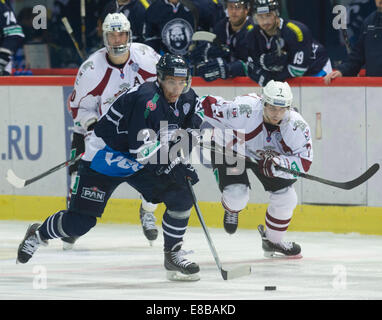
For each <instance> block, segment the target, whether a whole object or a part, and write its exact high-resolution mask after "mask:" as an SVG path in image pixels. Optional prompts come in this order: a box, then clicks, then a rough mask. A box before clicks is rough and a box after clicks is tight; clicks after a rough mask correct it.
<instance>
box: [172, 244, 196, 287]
mask: <svg viewBox="0 0 382 320" xmlns="http://www.w3.org/2000/svg"><path fill="white" fill-rule="evenodd" d="M181 247H182V242H180V243H177V244H176V245H175V246H174V247H173V248H172V249H171V250H170V251H165V252H164V267H165V269H166V270H167V279H168V280H172V281H197V280H199V279H200V276H199V270H200V269H199V266H198V265H197V264H196V263H195V262H191V261H189V260H187V259H186V258H184V256H183V255H184V254H182V253H183V251H182V250H180V248H181Z"/></svg>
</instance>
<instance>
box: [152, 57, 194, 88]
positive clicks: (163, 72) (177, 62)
mask: <svg viewBox="0 0 382 320" xmlns="http://www.w3.org/2000/svg"><path fill="white" fill-rule="evenodd" d="M156 69H157V77H158V80H159V82H160V81H164V80H165V79H166V76H173V77H186V81H187V85H186V87H185V88H184V90H183V93H186V92H187V91H188V90H189V89H190V87H191V68H190V66H189V65H188V63H187V62H186V60H185V59H184V58H183V57H182V56H180V55H177V54H172V53H166V54H164V55H163V56H162V57H161V58H160V59H159V61H158V63H157V65H156Z"/></svg>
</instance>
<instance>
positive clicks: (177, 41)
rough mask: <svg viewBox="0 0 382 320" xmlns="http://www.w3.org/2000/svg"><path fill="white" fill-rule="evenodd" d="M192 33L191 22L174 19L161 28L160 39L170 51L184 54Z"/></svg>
mask: <svg viewBox="0 0 382 320" xmlns="http://www.w3.org/2000/svg"><path fill="white" fill-rule="evenodd" d="M193 33H194V31H193V29H192V26H191V24H190V23H189V22H188V21H186V20H184V19H180V18H177V19H174V20H171V21H169V22H167V23H166V24H165V26H164V27H163V29H162V40H163V42H164V44H165V45H166V46H167V48H168V49H169V50H170V52H171V53H174V54H180V55H184V54H186V53H187V48H188V45H189V44H190V43H191V38H192V34H193Z"/></svg>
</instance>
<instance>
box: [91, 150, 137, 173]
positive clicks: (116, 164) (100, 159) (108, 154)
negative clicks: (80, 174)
mask: <svg viewBox="0 0 382 320" xmlns="http://www.w3.org/2000/svg"><path fill="white" fill-rule="evenodd" d="M90 168H92V169H93V170H95V171H97V172H99V173H102V174H105V175H108V176H113V177H128V176H131V175H132V174H134V173H136V172H137V171H139V170H141V169H142V168H143V165H142V164H140V163H139V162H137V161H136V160H135V159H134V158H133V157H132V156H131V155H129V154H128V153H127V152H119V151H115V150H113V149H112V148H110V147H108V146H106V147H105V148H103V149H102V150H99V151H98V152H97V153H96V155H95V156H94V158H93V160H92V162H91V165H90Z"/></svg>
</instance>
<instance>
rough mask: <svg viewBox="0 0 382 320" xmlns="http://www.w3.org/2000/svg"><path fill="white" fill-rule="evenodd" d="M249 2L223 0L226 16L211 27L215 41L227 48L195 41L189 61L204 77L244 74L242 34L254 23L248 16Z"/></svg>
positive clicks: (244, 34)
mask: <svg viewBox="0 0 382 320" xmlns="http://www.w3.org/2000/svg"><path fill="white" fill-rule="evenodd" d="M250 3H251V1H250V0H225V6H226V8H227V17H225V18H223V19H221V20H220V21H219V22H218V23H217V24H216V25H215V27H214V30H213V31H214V33H215V34H216V37H217V39H218V40H219V43H221V44H223V45H224V46H225V48H227V50H222V48H221V47H220V48H219V47H217V46H216V45H212V46H211V45H210V44H208V43H205V41H199V42H198V43H197V45H196V46H195V49H194V50H193V51H192V52H191V57H192V58H191V60H192V63H193V64H194V65H195V66H196V73H195V74H196V75H198V76H201V77H203V78H204V80H206V81H213V80H216V79H219V78H222V79H227V78H234V77H239V76H246V75H247V72H246V64H245V63H246V61H247V59H248V45H247V40H246V36H247V33H248V32H249V30H251V29H252V28H253V26H254V22H253V19H252V17H250V16H249V15H250V12H251V4H250ZM200 42H202V43H200ZM203 42H204V43H203Z"/></svg>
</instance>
